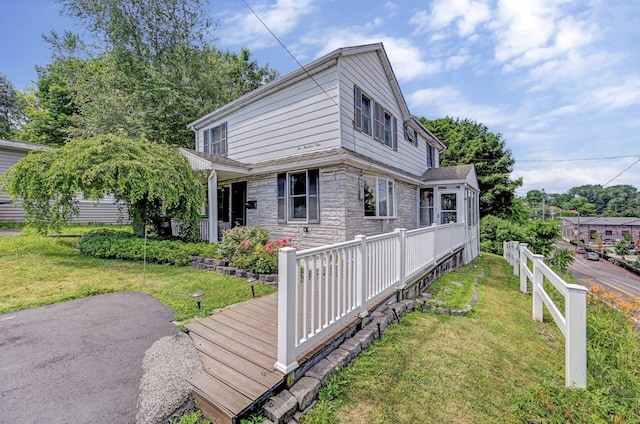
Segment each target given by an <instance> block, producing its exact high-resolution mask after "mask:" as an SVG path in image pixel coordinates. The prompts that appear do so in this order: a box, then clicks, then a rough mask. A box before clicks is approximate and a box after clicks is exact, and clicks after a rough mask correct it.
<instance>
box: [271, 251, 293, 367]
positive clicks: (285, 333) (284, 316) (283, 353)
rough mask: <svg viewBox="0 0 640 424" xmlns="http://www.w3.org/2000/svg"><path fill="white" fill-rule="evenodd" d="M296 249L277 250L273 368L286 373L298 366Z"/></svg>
mask: <svg viewBox="0 0 640 424" xmlns="http://www.w3.org/2000/svg"><path fill="white" fill-rule="evenodd" d="M296 273H297V266H296V249H294V248H293V247H283V248H282V249H280V251H279V252H278V276H279V277H278V360H277V362H276V364H275V368H276V369H277V370H278V371H280V372H282V373H283V374H285V375H287V374H289V373H290V372H291V371H293V370H295V369H296V368H298V363H297V362H296V296H297V290H296V284H297V281H298V278H297V275H296Z"/></svg>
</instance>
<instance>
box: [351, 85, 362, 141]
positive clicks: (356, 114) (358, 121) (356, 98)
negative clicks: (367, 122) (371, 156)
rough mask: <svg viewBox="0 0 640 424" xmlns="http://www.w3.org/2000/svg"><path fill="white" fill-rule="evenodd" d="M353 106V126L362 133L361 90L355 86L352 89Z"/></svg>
mask: <svg viewBox="0 0 640 424" xmlns="http://www.w3.org/2000/svg"><path fill="white" fill-rule="evenodd" d="M353 106H354V107H353V124H354V125H355V127H356V129H357V130H358V131H362V90H361V89H360V87H358V86H357V85H355V86H354V87H353Z"/></svg>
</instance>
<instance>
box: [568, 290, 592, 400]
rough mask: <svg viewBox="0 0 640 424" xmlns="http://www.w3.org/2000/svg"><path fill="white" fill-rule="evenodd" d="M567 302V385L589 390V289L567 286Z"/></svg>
mask: <svg viewBox="0 0 640 424" xmlns="http://www.w3.org/2000/svg"><path fill="white" fill-rule="evenodd" d="M567 289H568V293H567V298H566V302H565V319H566V335H565V338H566V340H565V384H566V386H567V387H571V386H575V387H578V388H581V389H586V388H587V289H586V288H585V287H582V286H578V285H576V284H569V285H567Z"/></svg>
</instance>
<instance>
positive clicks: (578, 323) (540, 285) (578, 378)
mask: <svg viewBox="0 0 640 424" xmlns="http://www.w3.org/2000/svg"><path fill="white" fill-rule="evenodd" d="M503 247H504V258H505V259H507V260H508V261H509V263H510V264H511V265H512V266H513V272H514V275H520V291H522V292H523V293H527V292H528V285H529V284H528V283H529V282H531V285H532V292H533V296H532V297H533V319H534V320H536V321H542V320H543V316H542V312H543V306H546V307H547V310H548V311H549V313H550V314H551V316H552V317H553V320H554V322H555V323H556V325H557V326H558V327H559V328H560V331H562V334H563V335H564V337H565V385H566V386H568V387H570V386H575V387H579V388H583V389H586V388H587V292H588V290H587V288H585V287H583V286H579V285H577V284H567V283H566V282H565V281H564V280H563V279H562V278H560V277H559V276H558V275H557V274H556V273H555V272H553V270H551V268H549V267H548V266H547V265H546V264H545V263H544V262H543V259H544V256H542V255H535V254H533V253H531V251H530V250H529V249H527V245H526V244H525V243H518V242H517V241H509V242H504V244H503ZM529 264H531V268H529ZM545 277H546V278H547V280H548V281H550V282H551V284H553V286H554V287H555V288H556V289H557V290H558V292H560V293H561V294H562V295H563V296H564V299H565V302H564V315H563V314H562V312H561V311H560V309H559V308H558V307H557V306H556V304H555V303H553V300H552V299H551V297H550V296H549V294H548V293H547V292H546V291H545V289H544V278H545Z"/></svg>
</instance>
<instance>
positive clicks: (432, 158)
mask: <svg viewBox="0 0 640 424" xmlns="http://www.w3.org/2000/svg"><path fill="white" fill-rule="evenodd" d="M427 166H428V167H429V168H436V149H435V148H434V147H433V146H432V145H431V144H429V143H427Z"/></svg>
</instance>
